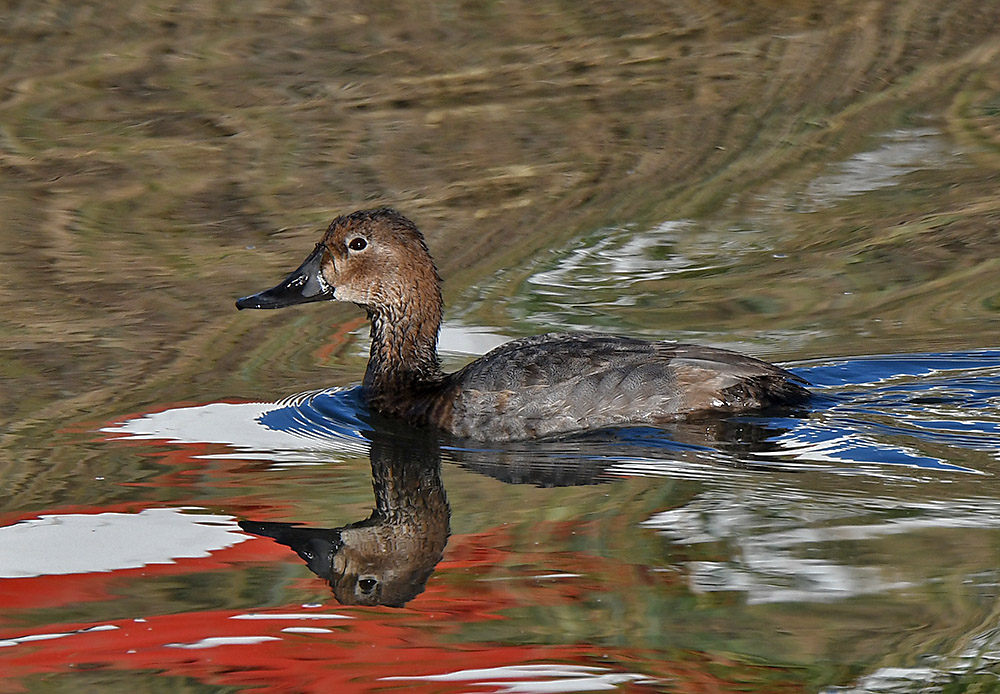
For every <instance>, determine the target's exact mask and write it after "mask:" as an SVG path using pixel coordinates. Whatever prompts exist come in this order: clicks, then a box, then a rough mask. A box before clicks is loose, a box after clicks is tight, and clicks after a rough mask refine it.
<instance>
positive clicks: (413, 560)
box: [240, 432, 451, 607]
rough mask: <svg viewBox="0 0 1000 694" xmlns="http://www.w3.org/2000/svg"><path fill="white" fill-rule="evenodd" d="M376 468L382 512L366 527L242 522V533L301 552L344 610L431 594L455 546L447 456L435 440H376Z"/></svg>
mask: <svg viewBox="0 0 1000 694" xmlns="http://www.w3.org/2000/svg"><path fill="white" fill-rule="evenodd" d="M371 463H372V487H373V488H374V490H375V509H374V510H373V511H372V513H371V515H370V516H369V517H368V518H366V519H365V520H363V521H359V522H357V523H351V524H349V525H344V526H341V527H338V528H304V527H301V526H299V525H297V524H294V523H269V522H258V521H248V520H243V521H240V527H241V528H243V530H246V531H247V532H250V533H254V534H256V535H264V536H267V537H272V538H274V539H275V540H276V541H277V542H279V543H281V544H283V545H288V546H289V547H291V548H292V549H293V550H295V552H296V553H297V554H298V555H299V556H300V557H301V558H302V559H304V560H305V562H306V564H307V565H308V566H309V569H310V570H311V571H312V572H313V573H315V574H316V575H317V576H319V577H320V578H322V579H324V580H326V581H328V582H329V584H330V587H331V588H332V589H333V593H334V595H335V596H336V597H337V600H339V601H340V602H341V603H342V604H345V605H387V606H389V607H403V606H404V605H405V604H406V603H407V602H409V601H410V600H412V599H413V598H414V597H416V596H417V595H419V594H420V593H422V592H423V591H424V587H425V585H426V584H427V579H428V578H430V575H431V573H433V571H434V567H436V566H437V564H438V562H440V561H441V557H442V555H443V553H444V548H445V545H446V544H447V543H448V523H449V519H450V517H451V510H450V509H449V507H448V499H447V497H446V496H445V491H444V486H443V485H442V484H441V455H440V450H439V449H438V445H437V440H436V437H434V436H433V435H431V434H421V433H419V432H414V434H413V435H412V436H408V437H406V438H398V437H396V436H393V435H392V434H383V433H380V432H375V433H374V434H373V436H372V443H371Z"/></svg>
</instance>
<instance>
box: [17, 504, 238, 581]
mask: <svg viewBox="0 0 1000 694" xmlns="http://www.w3.org/2000/svg"><path fill="white" fill-rule="evenodd" d="M249 539H250V537H249V536H248V535H244V534H242V532H241V531H240V529H239V526H237V525H236V519H234V518H233V517H232V516H220V515H214V514H208V513H193V512H192V509H189V508H149V509H145V510H144V511H141V512H139V513H65V514H54V515H45V516H41V517H40V518H38V519H36V520H27V521H22V522H20V523H15V524H14V525H8V526H6V527H2V528H0V578H22V577H28V576H54V575H65V574H77V573H90V572H98V571H116V570H119V569H134V568H139V567H142V566H148V565H150V564H172V563H174V562H175V561H176V560H178V559H182V558H192V557H207V556H208V555H209V554H210V553H211V552H214V551H217V550H220V549H224V548H226V547H231V546H232V545H236V544H239V543H240V542H245V541H246V540H249Z"/></svg>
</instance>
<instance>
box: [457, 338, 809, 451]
mask: <svg viewBox="0 0 1000 694" xmlns="http://www.w3.org/2000/svg"><path fill="white" fill-rule="evenodd" d="M449 380H450V382H451V386H452V387H451V389H450V390H451V391H452V393H453V395H452V397H453V399H454V409H453V412H452V416H451V418H450V419H451V422H450V423H449V425H448V426H446V428H448V429H449V430H451V431H452V433H455V434H457V435H459V436H467V437H471V438H480V439H492V440H502V439H508V440H509V439H523V438H534V437H537V436H548V435H553V434H557V433H560V432H566V431H576V430H582V429H593V428H600V427H608V426H618V425H625V424H637V423H655V422H657V421H669V420H675V419H678V418H680V417H684V416H687V415H690V414H693V413H697V412H705V411H721V412H726V411H739V410H744V409H757V408H762V407H767V406H771V405H779V404H792V403H794V402H801V401H802V400H803V399H804V397H805V396H806V395H807V393H806V391H805V390H804V389H803V388H802V387H801V386H800V385H798V383H796V380H797V379H796V378H795V376H793V375H792V374H790V373H788V372H787V371H784V370H783V369H781V368H779V367H776V366H773V365H771V364H768V363H766V362H763V361H760V360H758V359H754V358H752V357H747V356H744V355H742V354H738V353H736V352H730V351H728V350H722V349H715V348H710V347H700V346H697V345H687V344H681V343H673V342H646V341H644V340H637V339H633V338H623V337H617V336H613V335H601V334H594V333H580V334H577V333H574V334H558V333H550V334H547V335H539V336H536V337H530V338H525V339H523V340H516V341H514V342H510V343H507V344H505V345H502V346H500V347H498V348H497V349H495V350H493V351H492V352H490V353H489V354H487V355H486V356H484V357H482V358H481V359H477V360H476V361H474V362H472V363H471V364H469V365H468V366H467V367H465V368H464V369H462V370H461V371H459V372H457V373H455V374H452V376H451V377H449Z"/></svg>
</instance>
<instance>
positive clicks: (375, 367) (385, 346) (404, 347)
mask: <svg viewBox="0 0 1000 694" xmlns="http://www.w3.org/2000/svg"><path fill="white" fill-rule="evenodd" d="M417 308H420V307H412V306H411V307H407V309H408V310H391V309H380V310H374V309H372V308H369V309H368V317H369V319H370V320H371V324H372V329H371V343H372V344H371V354H370V356H369V359H368V369H367V370H366V371H365V380H364V389H365V392H366V395H367V398H368V402H369V404H370V405H371V406H372V407H373V408H374V409H376V410H379V411H381V412H388V413H391V414H403V411H402V408H403V407H404V406H405V405H407V402H408V398H409V397H412V396H414V395H419V394H420V393H421V392H422V391H424V390H425V389H426V388H427V386H433V385H436V384H438V383H440V381H441V379H442V378H443V374H442V372H441V363H440V361H439V360H438V355H437V336H438V329H439V328H440V327H441V308H440V304H438V305H437V306H428V307H424V310H414V309H417Z"/></svg>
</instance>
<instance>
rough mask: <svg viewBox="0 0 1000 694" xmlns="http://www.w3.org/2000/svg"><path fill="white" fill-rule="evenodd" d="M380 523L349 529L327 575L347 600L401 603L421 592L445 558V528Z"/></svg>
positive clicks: (351, 602) (349, 602)
mask: <svg viewBox="0 0 1000 694" xmlns="http://www.w3.org/2000/svg"><path fill="white" fill-rule="evenodd" d="M437 530H438V532H434V529H431V528H427V527H415V526H409V525H405V524H403V525H389V524H377V525H371V526H364V527H354V528H345V529H344V530H343V531H342V532H341V538H342V542H343V544H342V545H341V547H340V549H339V551H337V552H336V553H335V554H333V555H332V564H331V567H330V574H329V576H328V578H329V581H330V587H331V588H333V592H334V595H336V596H337V600H339V601H340V602H342V603H343V604H345V605H388V606H390V607H402V606H403V605H405V604H406V603H407V602H409V601H410V600H412V599H413V598H414V597H416V595H417V594H418V593H420V592H422V591H423V589H424V585H425V584H426V583H427V579H428V578H430V575H431V573H432V572H433V571H434V567H435V566H437V563H438V562H439V561H441V555H442V553H443V552H444V544H445V542H446V541H447V527H445V528H444V529H443V530H444V532H441V530H442V529H441V528H440V527H439V528H438V529H437Z"/></svg>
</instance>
